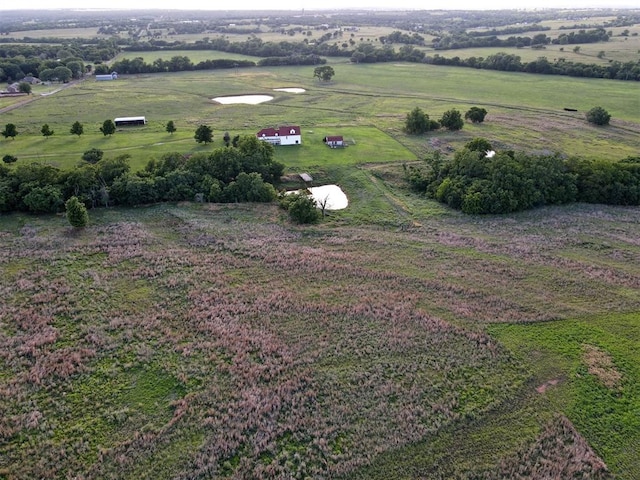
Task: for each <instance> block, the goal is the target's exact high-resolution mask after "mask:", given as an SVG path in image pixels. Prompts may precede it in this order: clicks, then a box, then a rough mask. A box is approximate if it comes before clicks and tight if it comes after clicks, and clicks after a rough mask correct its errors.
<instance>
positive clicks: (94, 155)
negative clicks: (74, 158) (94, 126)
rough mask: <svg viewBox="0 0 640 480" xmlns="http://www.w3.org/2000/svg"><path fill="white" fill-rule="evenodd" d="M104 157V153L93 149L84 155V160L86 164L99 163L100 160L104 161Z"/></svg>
mask: <svg viewBox="0 0 640 480" xmlns="http://www.w3.org/2000/svg"><path fill="white" fill-rule="evenodd" d="M103 155H104V152H103V151H102V150H100V149H99V148H92V149H91V150H87V151H86V152H84V153H83V154H82V159H83V160H84V161H85V162H89V163H98V162H99V161H100V160H102V156H103Z"/></svg>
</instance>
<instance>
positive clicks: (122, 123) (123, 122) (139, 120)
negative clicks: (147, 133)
mask: <svg viewBox="0 0 640 480" xmlns="http://www.w3.org/2000/svg"><path fill="white" fill-rule="evenodd" d="M113 123H115V124H116V127H127V126H130V125H146V123H147V119H146V117H120V118H115V119H114V120H113Z"/></svg>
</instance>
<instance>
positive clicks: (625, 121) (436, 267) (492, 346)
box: [0, 52, 640, 480]
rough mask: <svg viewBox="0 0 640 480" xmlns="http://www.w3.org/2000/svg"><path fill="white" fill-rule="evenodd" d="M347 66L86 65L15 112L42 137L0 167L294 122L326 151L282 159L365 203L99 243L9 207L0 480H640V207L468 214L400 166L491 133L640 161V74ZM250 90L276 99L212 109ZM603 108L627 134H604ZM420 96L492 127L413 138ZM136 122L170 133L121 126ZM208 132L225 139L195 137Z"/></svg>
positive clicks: (96, 234)
mask: <svg viewBox="0 0 640 480" xmlns="http://www.w3.org/2000/svg"><path fill="white" fill-rule="evenodd" d="M175 53H176V52H172V54H175ZM190 53H191V52H189V54H190ZM210 54H211V55H217V56H218V58H219V57H220V56H221V57H223V58H228V57H227V56H226V54H221V53H219V52H210ZM145 55H149V57H148V58H152V59H153V58H158V57H157V56H155V57H154V55H156V54H155V53H154V52H150V53H148V54H146V53H145ZM188 56H190V55H188ZM211 58H216V57H211ZM192 60H194V59H193V58H192ZM330 64H332V65H334V68H335V71H336V75H335V77H334V78H333V80H332V81H331V82H328V83H321V82H318V81H317V80H315V79H314V78H313V67H281V68H251V69H238V70H237V71H235V70H233V71H231V70H224V71H203V72H182V73H174V74H157V75H139V76H122V77H121V78H120V79H118V80H117V81H113V82H96V81H94V79H93V78H88V79H86V80H84V81H83V82H80V83H78V84H77V85H74V86H71V87H69V88H67V89H65V90H62V91H60V92H58V93H55V94H53V95H48V96H40V97H38V98H37V99H34V100H33V101H31V102H30V103H28V104H26V105H24V106H22V107H20V108H17V109H14V110H10V111H6V112H3V113H2V116H1V117H0V118H1V120H0V127H2V126H3V125H4V124H6V123H14V124H16V126H17V129H18V132H19V133H18V136H17V137H16V138H15V139H13V140H12V139H1V140H0V154H1V155H5V154H12V155H16V156H17V157H18V159H19V160H18V164H20V163H27V162H32V161H37V162H44V163H50V164H53V165H56V166H59V167H61V168H70V167H72V166H73V165H75V164H76V163H78V162H80V161H81V160H80V157H81V155H82V152H84V151H86V150H88V149H89V148H99V149H101V150H103V151H104V152H105V155H106V156H116V155H120V154H124V153H126V154H129V155H131V163H132V166H133V168H134V169H141V168H143V166H144V165H145V164H146V162H147V161H148V160H150V159H151V158H156V157H159V156H160V155H162V154H163V153H165V152H169V151H178V152H182V153H185V154H190V153H195V152H205V151H210V150H211V149H212V148H216V147H220V146H222V145H223V143H222V136H223V134H224V132H225V131H229V133H230V134H231V135H232V136H233V135H235V134H253V133H255V132H257V131H258V130H259V129H261V128H263V127H267V126H277V125H283V124H297V125H300V126H301V129H302V138H303V144H302V145H301V146H299V147H291V148H286V147H281V148H277V149H276V159H277V160H278V161H281V162H283V163H284V164H285V165H286V172H285V173H288V174H294V173H299V172H300V171H306V172H308V173H310V174H312V175H313V177H314V180H315V182H317V183H318V184H320V183H336V184H339V185H340V186H341V188H342V189H343V190H344V191H345V192H346V194H347V196H348V198H349V208H347V209H345V210H343V211H339V212H331V213H330V214H329V215H328V216H327V217H326V218H325V219H324V220H323V222H322V223H320V224H318V225H314V226H305V227H301V226H297V225H293V224H291V223H290V221H289V220H288V218H287V216H286V214H285V212H283V211H282V210H280V209H279V208H278V207H277V206H276V205H254V204H238V205H222V204H188V203H185V204H161V205H152V206H147V207H140V208H135V209H124V208H117V209H95V210H92V211H90V216H91V223H90V226H89V227H87V228H86V229H83V230H81V231H72V230H71V229H70V228H69V227H68V226H67V224H66V221H65V219H64V218H63V217H61V216H31V215H23V214H11V215H3V216H2V217H0V238H1V239H2V243H3V247H4V248H3V249H2V250H1V251H0V290H1V291H2V292H3V302H1V303H0V398H1V400H2V401H0V438H1V439H2V441H1V442H0V478H3V477H7V478H16V479H31V478H66V477H83V478H86V479H101V478H122V479H126V478H131V479H134V478H142V477H146V478H157V479H165V478H166V479H169V478H201V477H206V476H207V475H209V476H215V477H216V478H256V479H260V478H306V477H310V478H341V479H345V480H347V479H364V478H366V479H376V478H379V479H388V478H397V479H409V478H421V477H422V478H460V479H471V478H488V479H493V478H500V477H498V476H491V475H498V473H496V472H500V468H505V469H506V468H507V467H508V466H510V465H516V466H528V467H531V468H538V467H536V466H539V464H540V463H541V462H538V460H539V459H540V458H543V459H544V460H545V462H542V463H543V464H544V465H545V466H546V467H545V468H548V469H549V470H547V471H545V472H544V473H545V474H547V475H549V474H550V472H553V473H554V474H557V475H558V478H569V477H570V475H574V474H576V472H577V473H579V474H582V475H583V477H582V478H586V479H596V478H598V479H600V478H608V475H609V474H608V473H606V472H604V471H603V470H602V462H604V463H605V464H606V465H607V466H608V468H609V470H610V471H611V472H612V474H615V475H617V476H619V478H638V477H640V461H639V460H638V458H637V455H636V453H637V447H638V445H639V444H640V437H639V436H638V432H639V431H640V429H639V425H638V418H639V417H638V416H639V414H640V413H639V412H640V410H639V409H640V404H639V401H638V399H639V398H640V395H638V389H639V388H640V372H639V371H638V368H637V361H638V358H637V352H638V351H639V350H638V347H639V346H640V345H639V343H640V332H639V331H638V312H640V282H639V280H638V279H640V243H639V241H638V238H640V227H639V225H640V218H639V217H640V211H639V210H638V208H635V207H634V208H622V207H609V206H602V205H581V204H577V205H571V206H564V207H553V208H552V207H549V208H542V209H537V210H533V211H529V212H522V213H518V214H513V215H504V216H495V217H493V216H483V217H468V216H463V215H462V214H460V213H458V212H454V211H451V210H448V209H446V208H445V207H443V206H442V205H440V204H438V203H435V202H433V201H429V200H426V199H424V198H422V197H420V196H417V195H416V194H414V193H412V192H410V191H409V190H408V187H407V185H406V184H405V181H404V179H403V171H402V166H403V165H404V164H405V163H412V162H417V161H419V160H420V159H421V158H423V156H424V155H426V154H428V153H431V152H433V151H435V150H438V151H441V152H442V153H443V154H444V155H450V154H451V153H452V152H453V151H454V150H455V149H456V148H459V147H460V146H462V145H464V144H465V143H466V142H468V141H469V140H471V139H472V138H474V137H484V138H487V139H488V140H489V141H490V142H491V143H492V144H493V145H494V146H495V147H496V148H505V149H523V150H527V151H532V152H554V151H558V152H561V153H562V154H564V155H568V156H571V155H576V156H582V157H587V158H598V159H607V160H610V161H618V160H620V159H622V158H624V157H626V156H629V155H637V154H638V151H640V118H639V116H638V112H640V86H639V85H638V84H637V83H631V82H619V81H606V80H582V79H572V78H565V77H551V76H538V75H525V74H507V73H499V72H486V71H477V70H471V69H456V68H449V67H437V66H430V65H420V64H380V65H351V64H344V63H331V62H330ZM282 87H301V88H304V89H305V90H306V91H305V92H304V93H300V94H293V93H287V92H275V91H274V89H275V88H282ZM239 94H269V95H273V96H274V100H273V101H271V102H267V103H264V104H260V105H220V104H217V103H215V102H212V101H211V99H212V98H214V97H216V96H220V95H239ZM595 105H600V106H603V107H604V108H605V109H607V110H608V111H609V112H610V113H611V114H612V121H611V125H610V126H609V127H605V128H597V127H593V126H590V125H589V124H587V122H586V121H585V120H584V112H586V111H587V110H588V109H589V108H591V107H593V106H595ZM415 106H419V107H420V108H422V109H423V110H424V111H425V112H426V113H428V114H429V115H430V116H431V117H432V118H434V119H438V118H439V117H440V115H441V114H442V113H443V112H444V111H446V110H448V109H450V108H458V109H459V110H461V111H462V112H463V113H464V111H466V110H467V109H468V108H469V107H471V106H480V107H484V108H486V109H487V110H488V112H489V114H488V115H487V118H486V120H485V122H484V123H483V124H478V125H473V124H465V126H464V128H463V129H462V130H461V131H458V132H446V131H437V132H431V133H429V134H427V135H424V136H409V135H406V134H405V133H404V132H403V131H402V127H403V124H404V119H405V117H406V114H407V113H408V112H409V111H410V110H411V109H412V108H414V107H415ZM564 107H572V108H576V109H577V110H578V112H566V111H564V110H563V108H564ZM137 115H144V116H146V117H147V120H148V121H149V123H148V124H147V125H145V126H143V127H133V128H127V129H125V128H122V129H119V130H118V131H117V132H116V133H115V134H114V135H113V136H111V137H105V136H103V135H102V134H101V133H100V132H99V130H98V129H99V127H100V126H101V124H102V122H103V121H104V120H105V119H109V118H111V119H112V118H114V117H121V116H137ZM76 120H78V121H80V122H81V123H83V124H84V129H85V133H84V135H82V136H80V137H77V136H75V135H71V134H70V133H69V128H70V127H71V124H72V123H73V122H74V121H76ZM169 120H173V121H174V122H175V125H176V127H177V131H176V132H175V133H174V134H172V135H170V134H168V133H167V132H166V131H165V129H164V127H165V125H166V122H168V121H169ZM44 123H47V124H49V126H50V127H51V128H52V129H53V130H54V131H55V134H54V135H53V136H52V137H50V138H48V139H45V138H44V137H43V136H42V135H41V134H40V128H41V127H42V124H44ZM200 124H207V125H210V126H212V128H213V130H214V142H213V144H208V145H201V144H197V143H196V142H195V140H194V139H193V134H194V131H195V129H196V127H197V126H198V125H200ZM325 135H343V136H344V137H345V138H346V139H347V140H349V141H351V140H353V142H352V143H353V144H351V145H350V146H349V147H347V148H345V149H329V148H327V147H326V146H325V145H324V144H323V143H322V137H324V136H325ZM538 446H541V447H540V448H537V447H538ZM559 446H561V447H562V449H561V450H558V448H560V447H559ZM566 458H579V460H580V461H579V462H576V463H577V465H572V466H571V468H575V469H577V470H575V469H574V470H572V471H567V470H563V468H568V467H566V462H565V461H564V460H565V459H566ZM34 459H38V461H37V462H36V461H34ZM507 472H508V471H507ZM505 475H506V476H508V473H505Z"/></svg>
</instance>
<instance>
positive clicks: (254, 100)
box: [212, 95, 273, 105]
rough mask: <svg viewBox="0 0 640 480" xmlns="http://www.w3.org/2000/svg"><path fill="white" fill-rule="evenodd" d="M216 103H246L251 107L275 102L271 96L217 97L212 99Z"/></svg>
mask: <svg viewBox="0 0 640 480" xmlns="http://www.w3.org/2000/svg"><path fill="white" fill-rule="evenodd" d="M212 100H213V101H214V102H218V103H221V104H222V105H231V104H234V103H246V104H249V105H257V104H259V103H264V102H268V101H269V100H273V97H272V96H271V95H235V96H229V97H216V98H212Z"/></svg>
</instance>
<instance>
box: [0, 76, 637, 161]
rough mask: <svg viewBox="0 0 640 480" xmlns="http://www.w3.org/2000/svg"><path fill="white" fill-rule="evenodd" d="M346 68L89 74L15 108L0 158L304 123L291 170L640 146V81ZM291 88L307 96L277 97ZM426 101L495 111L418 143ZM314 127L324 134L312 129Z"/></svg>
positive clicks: (156, 149) (181, 144) (147, 147)
mask: <svg viewBox="0 0 640 480" xmlns="http://www.w3.org/2000/svg"><path fill="white" fill-rule="evenodd" d="M335 70H336V75H335V77H334V79H333V80H332V81H331V82H329V83H326V84H325V83H321V82H318V81H317V80H316V79H314V78H313V67H281V68H260V67H256V68H249V69H239V70H237V71H235V70H234V71H229V70H224V71H221V70H215V71H202V72H181V73H174V74H148V75H131V76H122V77H121V78H120V79H118V80H117V81H112V82H97V81H95V80H94V79H92V78H88V79H86V80H85V81H83V82H81V83H79V84H78V85H74V86H72V87H70V88H67V89H64V90H62V91H60V92H58V93H54V94H52V95H48V96H40V97H38V98H37V99H36V100H34V101H32V102H30V103H28V104H26V105H24V106H22V107H20V108H18V109H14V110H11V111H7V112H4V113H3V114H2V121H3V123H5V124H6V123H14V124H15V125H16V126H17V130H18V136H17V137H16V138H15V139H13V140H11V139H7V140H4V139H3V140H0V152H2V154H3V155H5V154H12V155H16V156H18V158H19V159H20V158H21V157H22V156H24V158H23V160H28V159H36V160H43V161H47V160H50V161H52V162H55V163H56V164H59V165H60V166H69V165H73V164H75V162H77V161H78V158H79V154H81V153H82V152H84V151H85V150H86V149H88V148H92V147H93V148H100V149H102V150H104V151H105V153H106V154H107V155H116V154H120V153H121V152H126V153H129V154H130V155H131V156H132V162H133V164H134V165H135V166H138V167H139V166H142V165H144V164H145V163H146V162H147V161H148V160H149V159H150V158H152V157H155V156H157V155H160V154H162V153H163V152H165V151H174V149H175V150H176V151H181V152H185V153H192V152H195V151H203V150H206V149H208V148H211V147H212V146H211V145H209V146H204V145H197V144H196V143H195V141H194V140H193V138H192V137H193V132H194V131H195V129H196V127H197V126H198V125H200V124H206V125H209V126H211V127H212V128H213V130H214V145H213V146H220V145H221V144H222V143H221V139H222V135H223V134H224V132H225V131H228V132H229V133H230V134H232V135H235V134H252V133H255V132H257V131H258V130H260V129H261V128H264V127H270V126H278V125H286V124H297V125H301V127H302V129H303V147H302V148H298V149H297V150H295V149H290V150H289V149H287V150H285V149H284V148H281V149H278V153H277V156H278V157H281V158H282V159H283V160H284V161H285V162H289V161H290V162H292V164H293V165H292V166H297V165H314V164H322V162H332V161H334V160H335V159H336V158H340V157H338V156H339V155H343V156H345V158H348V159H349V162H352V163H358V162H369V161H386V160H388V159H393V160H399V161H410V160H412V159H414V158H415V157H416V155H417V156H422V155H423V154H424V153H426V152H428V151H432V150H434V149H440V150H441V151H442V152H443V153H445V154H448V153H450V152H451V151H453V150H454V149H455V148H458V147H460V146H461V145H463V144H464V143H466V142H467V141H469V140H470V139H471V138H473V137H477V136H480V137H485V138H487V139H489V140H490V141H491V142H492V143H494V144H495V146H496V147H498V148H510V149H525V150H532V151H551V152H556V151H557V152H561V153H563V154H566V155H578V156H585V157H590V158H606V159H610V160H619V159H621V158H624V157H626V156H629V155H635V154H637V151H638V148H639V147H640V140H639V138H640V137H639V135H638V133H639V132H640V126H639V116H638V112H640V85H638V84H637V83H632V82H621V81H608V80H595V79H590V80H589V79H574V78H567V77H553V76H541V75H527V74H520V73H501V72H488V71H477V70H470V69H464V68H453V67H438V66H430V65H419V64H379V65H352V64H336V65H335ZM282 87H301V88H304V89H305V90H306V91H305V92H304V93H301V94H294V93H287V92H276V91H274V89H276V88H282ZM46 88H55V86H54V85H51V86H49V87H46ZM241 94H269V95H272V96H273V97H274V99H273V100H272V101H270V102H266V103H263V104H259V105H222V104H219V103H217V102H214V101H213V100H212V99H213V98H214V97H217V96H227V95H241ZM596 105H600V106H603V107H604V108H605V109H607V110H608V111H609V112H610V113H611V115H612V121H611V125H610V126H609V127H606V128H596V127H593V126H591V125H589V124H587V122H586V121H585V120H584V112H586V111H587V110H588V109H589V108H591V107H593V106H596ZM416 106H418V107H420V108H422V109H423V110H424V111H425V112H426V113H428V114H429V115H430V116H431V118H434V119H438V118H439V117H440V115H441V114H442V113H443V112H444V111H446V110H448V109H451V108H457V109H459V110H460V111H461V112H463V113H464V112H465V111H466V110H467V109H468V108H469V107H471V106H482V107H484V108H486V109H487V110H488V112H489V114H488V115H487V118H486V120H485V122H484V123H483V124H479V125H473V124H466V125H465V127H464V129H463V130H461V131H459V132H446V131H438V132H433V133H430V134H428V135H425V136H408V135H406V134H404V133H403V132H402V127H403V125H404V119H405V117H406V114H407V113H408V112H409V111H410V110H411V109H413V108H414V107H416ZM563 107H570V108H576V109H578V112H566V111H564V110H563ZM139 115H144V116H146V118H147V120H148V125H146V126H145V127H141V128H129V129H122V130H119V131H118V132H116V133H115V134H114V135H113V137H108V138H104V137H103V136H102V134H101V133H100V132H99V127H100V126H101V125H102V122H103V121H104V120H106V119H110V118H111V119H113V118H115V117H122V116H139ZM76 120H77V121H80V122H81V123H82V124H83V125H84V127H85V134H84V135H83V136H82V137H80V138H77V137H75V136H72V135H71V134H70V133H69V129H70V127H71V124H72V123H73V122H75V121H76ZM169 120H173V121H174V122H175V124H176V127H177V129H178V131H177V132H176V133H175V134H174V135H168V134H167V133H166V132H165V131H164V126H165V125H166V123H167V122H168V121H169ZM44 123H47V124H49V126H50V127H51V128H52V129H53V130H54V131H55V134H54V136H53V137H50V138H49V139H46V140H45V139H44V137H42V136H41V134H40V129H41V127H42V125H43V124H44ZM349 129H355V130H353V133H351V132H352V131H351V130H349ZM310 131H313V132H314V133H313V134H310V133H305V132H310ZM340 134H343V135H345V136H347V137H351V138H353V140H355V147H353V148H352V147H350V148H349V149H347V151H346V152H332V151H330V150H328V149H326V148H325V147H324V146H323V145H322V144H321V141H320V140H321V138H322V137H323V136H324V135H340ZM361 135H362V136H361ZM191 142H192V143H191ZM303 157H304V158H303Z"/></svg>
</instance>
